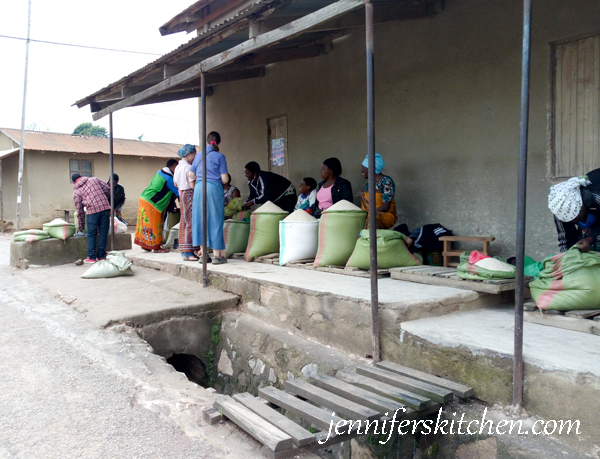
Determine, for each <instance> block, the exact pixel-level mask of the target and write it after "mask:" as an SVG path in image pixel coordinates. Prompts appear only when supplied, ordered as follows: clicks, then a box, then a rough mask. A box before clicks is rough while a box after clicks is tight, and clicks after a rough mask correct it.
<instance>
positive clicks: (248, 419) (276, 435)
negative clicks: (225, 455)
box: [214, 395, 293, 452]
mask: <svg viewBox="0 0 600 459" xmlns="http://www.w3.org/2000/svg"><path fill="white" fill-rule="evenodd" d="M214 407H215V409H217V410H219V411H221V412H222V413H223V414H224V415H225V416H227V418H229V419H231V420H232V421H233V422H235V424H236V425H237V426H238V427H240V428H241V429H243V430H244V431H245V432H247V433H248V434H249V435H251V436H253V437H254V438H255V439H256V440H258V441H259V442H260V443H262V444H263V445H265V446H266V447H267V448H269V449H270V450H271V451H275V452H277V451H283V450H286V449H290V448H291V447H292V445H293V440H292V437H290V436H289V435H287V434H286V433H284V432H282V431H281V430H279V429H278V428H277V427H275V426H274V425H272V424H270V423H268V422H267V421H265V420H264V419H262V418H261V417H260V416H258V415H257V414H255V413H253V412H252V411H250V410H249V409H248V408H246V407H245V406H243V405H242V404H240V403H238V402H236V401H234V400H233V399H232V398H231V397H229V396H228V395H221V396H219V397H217V400H216V401H215V404H214Z"/></svg>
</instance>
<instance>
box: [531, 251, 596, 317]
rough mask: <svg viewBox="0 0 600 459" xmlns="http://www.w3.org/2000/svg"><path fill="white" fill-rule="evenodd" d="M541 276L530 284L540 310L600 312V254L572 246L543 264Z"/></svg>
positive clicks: (546, 259)
mask: <svg viewBox="0 0 600 459" xmlns="http://www.w3.org/2000/svg"><path fill="white" fill-rule="evenodd" d="M542 263H543V264H544V269H543V271H542V272H541V273H540V277H538V278H537V279H536V280H534V281H533V282H531V283H530V284H529V288H530V290H531V296H532V297H533V299H534V300H535V302H536V304H537V306H538V308H540V309H557V310H559V311H572V310H575V309H600V254H599V253H598V252H589V253H581V252H580V251H579V250H577V248H576V247H572V248H571V249H569V250H568V251H566V252H564V253H559V254H558V255H554V256H551V257H547V258H545V259H544V261H543V262H542Z"/></svg>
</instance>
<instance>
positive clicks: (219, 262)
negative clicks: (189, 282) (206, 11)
mask: <svg viewBox="0 0 600 459" xmlns="http://www.w3.org/2000/svg"><path fill="white" fill-rule="evenodd" d="M224 263H227V258H225V257H215V259H214V261H213V265H222V264H224Z"/></svg>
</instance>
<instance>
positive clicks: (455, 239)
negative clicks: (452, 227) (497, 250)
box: [439, 236, 496, 242]
mask: <svg viewBox="0 0 600 459" xmlns="http://www.w3.org/2000/svg"><path fill="white" fill-rule="evenodd" d="M439 240H440V241H450V242H484V241H489V242H491V241H495V240H496V237H495V236H440V237H439Z"/></svg>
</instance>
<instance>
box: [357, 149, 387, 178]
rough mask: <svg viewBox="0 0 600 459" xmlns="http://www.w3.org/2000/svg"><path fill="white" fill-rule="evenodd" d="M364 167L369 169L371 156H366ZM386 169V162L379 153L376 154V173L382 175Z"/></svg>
mask: <svg viewBox="0 0 600 459" xmlns="http://www.w3.org/2000/svg"><path fill="white" fill-rule="evenodd" d="M362 165H363V166H365V167H366V168H367V169H368V168H369V155H367V156H366V158H365V160H364V161H363V162H362ZM384 167H385V161H384V160H383V158H382V157H381V155H380V154H379V153H375V173H376V174H380V173H381V171H382V170H383V168H384Z"/></svg>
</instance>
